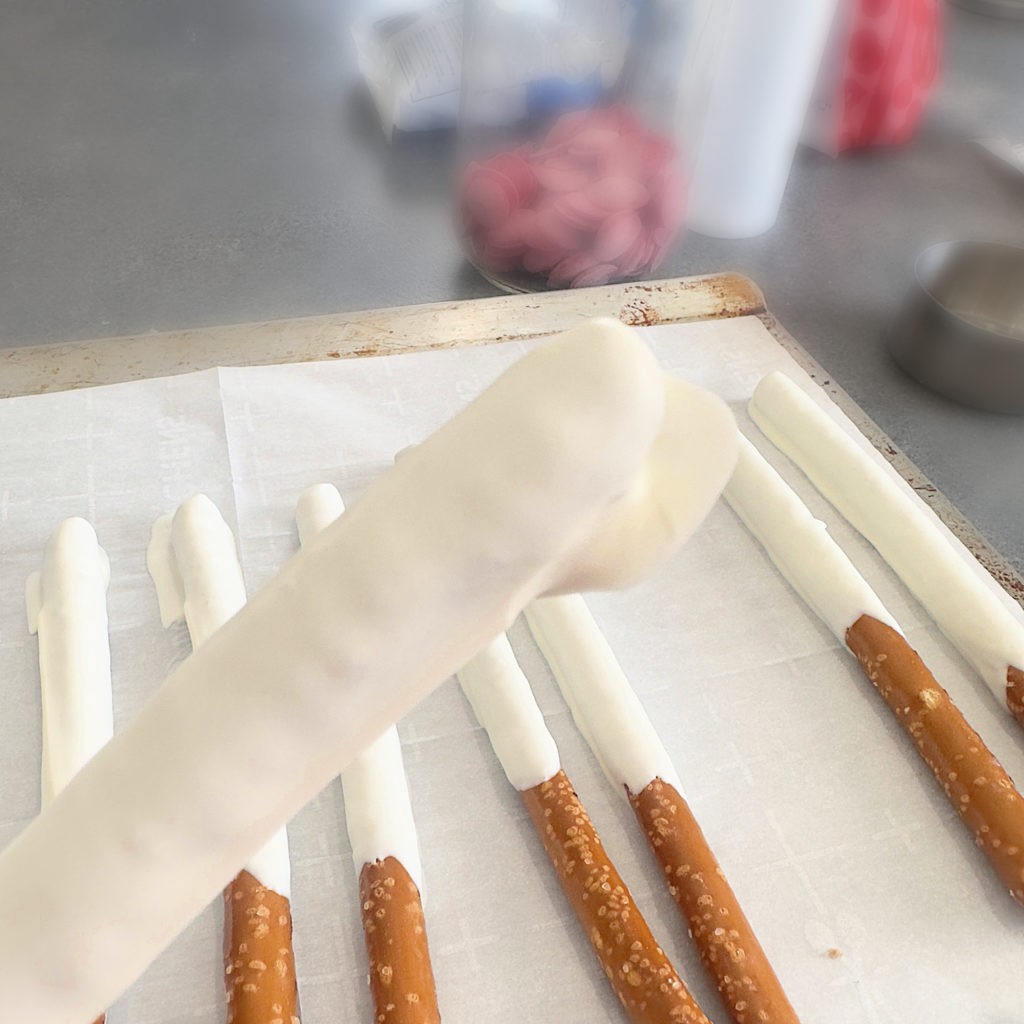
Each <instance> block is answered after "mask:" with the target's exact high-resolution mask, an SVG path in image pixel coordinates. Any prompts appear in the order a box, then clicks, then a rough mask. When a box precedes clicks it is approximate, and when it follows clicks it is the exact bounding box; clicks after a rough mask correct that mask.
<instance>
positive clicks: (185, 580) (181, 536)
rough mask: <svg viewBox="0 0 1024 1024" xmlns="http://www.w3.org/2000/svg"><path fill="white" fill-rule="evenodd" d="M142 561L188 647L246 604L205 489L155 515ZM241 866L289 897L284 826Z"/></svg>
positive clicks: (229, 539) (227, 540) (238, 571)
mask: <svg viewBox="0 0 1024 1024" xmlns="http://www.w3.org/2000/svg"><path fill="white" fill-rule="evenodd" d="M146 564H147V566H148V568H149V572H150V575H151V576H152V577H153V582H154V584H155V585H156V590H157V597H158V600H159V602H160V615H161V618H162V619H163V622H164V625H165V626H167V625H170V624H171V623H172V622H178V621H180V620H181V619H182V618H184V619H185V622H186V625H187V626H188V633H189V636H190V637H191V639H192V647H193V649H195V648H198V647H199V646H200V645H202V644H204V643H206V641H207V640H209V638H210V637H211V636H213V634H214V633H215V632H216V631H217V630H218V629H220V627H221V626H223V625H224V623H225V622H227V621H228V619H230V618H232V617H233V616H234V615H237V614H238V612H239V610H240V609H241V608H242V606H243V605H244V604H245V580H244V579H243V578H242V567H241V565H239V563H238V554H237V552H236V550H235V537H234V534H232V532H231V527H230V526H228V524H227V523H226V522H225V521H224V517H223V516H222V515H221V514H220V510H219V509H218V508H217V506H216V505H215V504H214V503H213V502H212V501H211V500H210V499H209V498H208V497H207V496H206V495H205V494H197V495H195V496H194V497H192V498H189V499H188V500H187V501H184V502H182V504H181V505H179V506H178V510H177V511H176V512H175V513H174V515H173V516H161V517H160V518H159V519H158V520H157V521H156V523H155V524H154V525H153V533H152V536H151V538H150V542H149V548H148V550H147V552H146ZM214 685H215V684H214ZM245 868H246V870H247V871H248V872H249V874H251V875H252V876H253V878H255V879H256V880H257V881H258V882H260V883H261V884H262V885H265V886H266V887H267V888H268V889H271V890H273V891H274V892H276V893H278V894H279V895H281V896H284V897H285V899H291V877H292V872H291V859H290V857H289V853H288V834H287V831H286V830H285V829H283V828H281V829H278V830H277V831H276V832H275V833H274V834H273V835H272V836H271V837H270V839H269V840H268V841H267V842H266V843H264V845H263V846H261V847H260V848H259V849H258V850H257V851H256V852H255V853H254V854H253V855H252V856H251V857H250V858H249V860H248V861H247V862H246V865H245Z"/></svg>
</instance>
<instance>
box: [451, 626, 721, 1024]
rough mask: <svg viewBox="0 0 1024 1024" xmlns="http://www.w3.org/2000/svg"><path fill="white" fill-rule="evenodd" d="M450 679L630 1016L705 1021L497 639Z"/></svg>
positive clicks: (651, 1021) (504, 643) (652, 1022)
mask: <svg viewBox="0 0 1024 1024" xmlns="http://www.w3.org/2000/svg"><path fill="white" fill-rule="evenodd" d="M458 676H459V683H460V684H461V686H462V689H463V691H464V692H465V694H466V696H467V697H468V698H469V702H470V704H472V706H473V710H474V712H475V713H476V716H477V719H478V720H479V722H480V724H481V725H482V726H483V727H484V728H485V729H486V730H487V734H488V736H489V737H490V739H491V743H492V745H493V747H494V750H495V753H497V755H498V759H499V761H500V762H501V764H502V767H503V768H504V770H505V774H506V776H507V777H508V780H509V781H510V782H511V783H512V785H513V786H514V787H515V788H516V789H517V790H518V791H519V795H520V798H521V799H522V801H523V804H524V805H525V807H526V809H527V811H528V813H529V815H530V820H531V821H532V822H533V827H534V829H535V830H536V832H537V835H538V836H539V837H540V839H541V842H542V843H543V844H544V849H545V851H546V852H547V854H548V857H549V859H550V860H551V863H552V866H553V867H554V869H555V874H556V875H557V876H558V881H559V883H560V885H561V886H562V891H563V892H564V893H565V895H566V898H567V899H568V901H569V905H570V906H571V907H572V909H573V912H574V913H575V914H576V918H577V920H578V921H579V923H580V925H581V926H582V928H583V930H584V932H585V933H586V935H587V937H588V938H589V939H590V944H591V947H592V948H593V950H594V954H595V955H596V956H597V959H598V962H599V963H600V964H601V969H602V970H603V971H604V974H605V977H606V978H607V979H608V981H609V983H610V984H611V986H612V989H613V991H614V992H615V994H616V995H617V996H618V998H619V1001H620V1002H621V1003H622V1005H623V1007H624V1009H625V1010H626V1013H627V1014H628V1016H629V1019H630V1020H631V1021H632V1022H633V1024H662V1022H664V1021H673V1022H676V1021H680V1022H692V1024H709V1022H708V1020H707V1018H706V1017H705V1016H704V1014H703V1013H702V1012H701V1010H700V1007H698V1006H697V1004H696V1002H695V1001H694V999H693V996H691V995H690V993H689V991H688V990H687V988H686V986H685V985H684V984H683V982H682V981H681V980H680V978H679V976H678V975H677V974H676V971H675V968H673V966H672V964H671V963H670V962H669V960H668V957H666V956H665V953H664V952H663V951H662V949H661V947H660V946H659V945H658V943H657V942H656V941H655V939H654V936H653V935H652V934H651V930H650V928H649V927H648V926H647V922H646V921H645V920H644V918H643V915H642V914H641V913H640V910H639V909H638V908H637V906H636V904H635V903H634V901H633V897H632V896H631V895H630V892H629V889H628V888H626V884H625V882H623V880H622V879H621V878H620V877H619V874H618V872H617V871H616V870H615V867H614V865H613V864H612V863H611V861H610V860H609V858H608V855H607V854H606V853H605V851H604V847H603V846H602V844H601V840H600V837H599V836H598V834H597V832H596V830H595V829H594V826H593V824H592V822H591V820H590V817H589V815H588V814H587V812H586V809H585V808H584V807H583V804H582V803H581V802H580V800H579V798H578V797H577V796H576V793H575V792H574V791H573V788H572V783H571V782H570V781H569V779H568V777H567V776H566V774H565V772H564V771H563V770H562V768H561V767H560V765H559V763H558V751H557V749H556V748H555V743H554V740H553V739H552V738H551V734H550V733H549V732H548V730H547V727H546V726H545V725H544V719H543V717H542V715H541V713H540V709H539V708H538V707H537V704H536V701H534V699H533V694H532V693H531V692H530V685H529V683H528V682H527V681H526V678H525V676H524V675H523V673H522V671H521V670H520V668H519V666H518V664H517V663H516V660H515V656H514V655H513V653H512V648H511V647H510V646H509V643H508V640H507V639H506V638H505V636H504V635H502V636H499V637H498V638H497V639H496V640H494V641H493V642H492V643H491V644H489V645H488V646H487V647H486V648H484V650H483V651H481V652H480V653H479V654H478V655H477V656H476V657H475V658H474V659H473V660H472V661H470V662H469V664H467V665H466V666H465V667H464V668H462V669H461V670H460V671H459V673H458Z"/></svg>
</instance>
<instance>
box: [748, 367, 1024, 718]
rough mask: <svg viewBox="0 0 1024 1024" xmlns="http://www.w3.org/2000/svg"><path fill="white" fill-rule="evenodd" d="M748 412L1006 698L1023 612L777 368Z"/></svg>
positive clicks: (1022, 640)
mask: <svg viewBox="0 0 1024 1024" xmlns="http://www.w3.org/2000/svg"><path fill="white" fill-rule="evenodd" d="M750 415H751V416H752V417H753V419H754V422H755V423H756V424H757V425H758V426H759V427H760V428H761V430H763V431H764V433H765V434H766V435H767V436H768V438H769V439H770V440H771V441H772V442H773V443H774V444H775V445H776V446H777V447H778V448H779V449H780V450H781V451H783V452H784V453H785V454H786V455H788V456H789V458H791V459H792V460H793V462H795V463H796V464H797V466H799V467H800V469H801V470H803V472H804V473H805V474H806V475H807V477H808V478H809V479H810V481H811V483H813V484H814V486H815V487H817V488H818V490H819V491H821V493H822V494H823V495H824V496H825V497H826V498H827V499H828V500H829V501H830V502H832V504H833V505H834V506H835V507H836V509H837V510H838V511H839V513H840V514H841V515H842V516H843V517H844V518H846V519H847V520H848V521H849V522H850V523H851V524H852V525H853V526H854V527H855V528H856V529H857V530H859V531H860V533H862V534H863V535H864V536H865V537H866V538H867V539H868V540H869V541H870V542H871V543H872V544H873V545H874V546H875V548H876V549H877V551H878V553H879V554H880V555H881V556H882V558H884V559H885V561H886V562H888V563H889V565H890V567H891V568H892V569H893V571H894V572H895V573H896V574H897V575H898V576H899V577H900V579H901V580H903V582H904V583H905V584H906V586H907V588H908V589H909V590H910V592H911V593H912V594H913V595H914V597H916V598H917V600H918V601H920V602H921V604H922V605H923V606H924V607H925V608H926V609H927V611H928V614H929V615H931V617H932V618H933V619H934V620H935V622H936V624H937V625H938V626H939V628H940V629H941V630H942V632H943V633H945V634H946V636H947V637H948V638H949V640H950V641H951V642H952V643H953V645H954V646H955V647H956V648H957V649H958V650H959V651H960V653H961V654H962V655H963V656H964V657H965V658H966V659H967V661H968V662H970V664H971V665H973V666H974V668H975V670H976V671H977V672H978V674H979V675H980V676H981V677H982V678H983V679H984V680H985V682H986V683H987V684H988V686H989V688H990V689H991V690H992V692H993V694H995V696H996V698H997V700H998V701H999V704H1000V705H1001V706H1003V707H1005V706H1006V670H1007V667H1008V666H1010V665H1014V666H1016V667H1017V668H1022V667H1024V665H1022V662H1024V613H1022V612H1021V609H1020V608H1019V607H1018V606H1017V605H1016V604H1015V603H1014V602H1013V601H1012V599H1011V598H1010V597H1009V595H1007V594H1005V593H1004V592H1002V591H1001V590H1000V588H999V586H998V584H996V583H995V582H994V581H991V580H989V581H986V580H984V579H983V578H982V577H981V575H980V574H979V572H978V566H977V563H976V561H975V559H974V558H973V556H972V555H971V554H970V552H969V551H967V549H966V548H964V547H963V546H962V545H961V544H960V543H959V541H956V540H955V539H954V538H953V537H952V536H951V535H949V534H946V533H945V532H943V530H942V529H941V528H940V527H939V525H938V523H937V522H936V520H935V519H934V518H933V516H932V515H931V513H930V511H929V510H928V509H927V507H926V506H925V505H924V504H923V503H922V502H921V500H920V499H919V498H918V497H917V496H916V495H915V494H914V493H913V491H912V490H911V488H910V486H909V485H908V484H904V483H903V482H902V481H901V480H899V479H898V478H896V477H895V476H894V475H893V474H892V473H890V472H888V471H887V470H886V469H885V467H884V466H882V465H880V464H879V463H878V462H876V461H875V460H873V459H872V458H871V457H870V455H869V454H868V453H867V452H866V451H864V450H863V449H862V448H861V447H860V446H859V445H858V444H857V443H856V442H855V441H854V440H853V439H852V438H851V437H850V436H849V435H848V434H847V433H846V432H845V431H844V430H843V429H842V428H841V427H840V426H839V425H838V424H837V423H836V422H835V420H834V419H833V418H832V417H831V416H829V415H828V413H826V412H825V410H824V409H822V408H820V407H819V406H818V405H817V404H816V403H815V402H814V400H813V399H812V398H811V397H810V396H809V395H807V394H805V393H804V392H803V391H802V390H801V389H800V388H799V387H798V386H797V385H796V384H794V383H793V381H791V380H790V379H789V378H788V377H786V376H785V375H784V374H782V373H772V374H769V375H768V376H767V377H765V378H764V379H763V380H762V381H761V382H760V383H759V384H758V386H757V388H756V389H755V391H754V396H753V398H752V399H751V402H750Z"/></svg>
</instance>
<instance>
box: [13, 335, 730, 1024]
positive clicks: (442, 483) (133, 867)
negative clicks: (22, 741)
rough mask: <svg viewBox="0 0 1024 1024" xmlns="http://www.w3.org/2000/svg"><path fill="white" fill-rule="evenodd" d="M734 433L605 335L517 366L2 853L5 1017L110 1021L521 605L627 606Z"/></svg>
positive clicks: (644, 353) (401, 467) (707, 403)
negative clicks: (585, 602)
mask: <svg viewBox="0 0 1024 1024" xmlns="http://www.w3.org/2000/svg"><path fill="white" fill-rule="evenodd" d="M735 437H736V428H735V423H734V422H733V421H732V418H731V415H730V413H729V410H728V408H727V407H726V406H725V405H724V403H722V402H721V401H717V400H713V396H710V395H707V394H706V393H700V392H699V391H698V389H694V388H691V387H687V386H685V385H683V384H682V382H679V381H677V380H675V379H674V378H671V377H669V376H668V375H666V374H665V373H664V372H663V371H662V370H661V368H660V367H659V366H658V363H657V360H656V359H655V358H654V356H653V354H652V353H651V351H650V349H649V348H648V347H647V346H646V345H645V344H644V342H643V341H642V340H641V339H640V338H639V337H638V336H637V335H636V334H635V333H634V332H632V331H630V330H629V329H628V328H626V327H624V326H623V325H622V324H620V323H617V322H613V321H609V320H603V321H601V320H598V321H593V322H587V323H584V324H580V325H579V326H578V327H575V328H574V329H573V330H571V331H569V332H567V333H565V334H563V335H561V336H560V337H558V338H554V339H551V340H549V341H548V342H546V343H544V344H542V345H539V346H538V347H537V349H536V350H535V351H532V352H530V353H529V354H528V355H526V356H524V357H523V358H522V359H520V360H519V361H518V362H517V363H516V364H515V365H514V366H512V367H511V368H510V369H508V370H507V371H505V373H504V374H502V376H501V377H500V378H499V379H498V380H497V381H495V382H494V383H493V384H492V385H491V386H490V387H489V388H487V390H485V391H484V392H483V393H482V394H481V395H480V396H479V397H477V398H476V399H475V400H474V401H473V402H471V403H469V404H468V405H467V406H466V407H465V408H464V409H462V410H461V411H460V412H459V413H458V414H457V415H455V416H454V417H452V419H450V420H449V421H448V422H447V423H445V424H444V425H443V426H441V427H440V428H439V429H438V430H437V431H436V432H435V433H433V434H432V435H431V436H430V437H428V438H426V439H425V440H424V441H422V442H421V443H420V444H418V445H416V446H415V447H414V448H412V449H411V450H410V451H409V452H408V454H407V455H406V456H405V457H404V458H402V459H401V460H399V461H398V462H397V463H396V465H394V466H393V467H391V468H390V469H389V470H388V471H387V472H386V473H383V474H382V475H381V476H380V477H379V478H378V479H376V480H374V482H373V483H372V484H371V485H370V486H369V487H368V488H367V489H366V491H365V493H364V494H362V495H361V496H360V499H359V501H358V502H356V503H355V504H354V505H353V506H352V507H351V508H350V509H349V510H348V511H347V512H346V513H345V515H344V516H342V518H341V519H340V520H339V521H338V522H337V523H334V524H332V525H331V526H330V527H329V528H328V529H327V530H325V531H324V534H323V535H322V536H321V537H317V538H316V539H315V540H314V541H313V542H312V543H311V544H310V546H309V548H308V549H306V550H303V551H300V552H298V553H297V554H296V555H295V556H294V557H293V558H292V559H291V560H290V561H289V562H288V564H287V565H285V566H284V567H283V568H282V570H281V571H280V572H279V573H278V574H277V576H276V577H275V578H274V579H273V580H271V581H270V582H269V583H268V584H267V585H266V586H265V587H264V588H263V589H262V590H261V591H260V593H258V594H256V595H254V597H253V598H252V600H250V601H249V602H247V603H246V605H245V606H244V607H243V608H242V609H241V610H240V611H239V612H238V614H237V615H235V616H234V617H233V618H232V619H231V620H230V621H228V622H227V623H225V624H224V626H223V627H222V628H220V629H218V630H217V632H216V633H215V634H214V635H213V636H212V637H211V638H210V639H209V641H208V642H206V643H204V644H202V645H201V646H200V647H199V648H198V649H197V650H196V651H195V653H194V654H193V655H192V656H191V657H189V658H186V659H185V660H184V661H183V662H182V663H181V664H180V665H178V666H177V667H176V668H175V670H174V671H173V672H172V673H171V675H170V676H169V677H168V678H167V679H166V680H165V681H164V683H163V684H162V685H161V686H160V687H159V689H158V690H157V692H156V693H155V694H154V695H153V696H152V697H151V698H150V700H149V701H148V702H147V703H146V706H145V707H144V708H142V710H141V711H140V712H139V714H138V715H136V716H135V718H134V719H133V720H132V721H131V722H130V723H128V724H127V725H126V726H125V727H124V728H123V729H120V730H119V731H118V733H117V734H116V735H115V736H114V737H113V739H111V741H110V742H109V743H107V745H106V746H105V747H104V748H103V749H102V750H101V751H100V752H99V753H98V754H97V755H96V756H95V757H94V758H93V759H92V760H91V761H90V762H89V763H88V764H87V765H86V766H85V767H84V768H83V769H82V770H81V771H80V772H79V773H78V775H77V776H76V777H75V778H74V779H73V780H72V781H71V783H70V784H69V785H68V786H67V787H66V789H65V790H64V791H63V792H61V793H60V794H59V795H58V796H57V798H56V799H55V800H54V801H53V803H52V804H50V805H49V806H48V807H46V808H44V810H43V812H42V814H40V815H39V816H38V818H37V819H36V820H35V821H33V822H31V823H30V824H29V825H28V826H27V827H26V828H25V829H24V830H22V832H21V833H20V834H19V835H18V836H17V837H15V839H14V840H13V841H12V842H10V843H9V844H8V845H7V846H6V847H5V848H4V849H3V850H2V851H0V907H3V914H4V927H3V928H0V992H2V993H3V996H4V1012H5V1013H6V1014H7V1015H8V1016H10V1017H11V1018H12V1019H15V1020H18V1021H31V1022H32V1024H68V1022H69V1021H74V1022H76V1024H77V1022H87V1021H90V1020H92V1019H93V1018H94V1017H95V1016H96V1015H97V1014H99V1013H101V1012H102V1011H103V1010H104V1008H105V1007H106V1006H108V1005H109V1004H110V1003H111V1002H113V1001H114V1000H115V999H116V998H117V997H118V995H119V994H120V993H122V992H123V991H124V990H125V989H126V988H127V987H128V986H129V985H130V984H131V983H132V982H133V981H135V979H137V978H138V977H139V976H140V975H141V974H142V972H143V971H144V970H145V969H146V967H147V966H148V965H149V964H150V963H151V962H152V961H153V959H154V958H155V957H156V956H157V955H158V954H159V953H160V951H161V950H163V949H165V948H166V947H167V946H168V945H169V944H170V943H171V941H172V940H173V939H174V937H175V936H176V935H178V934H179V933H180V932H181V930H182V929H183V928H184V927H185V926H186V925H187V924H188V922H189V921H191V920H192V919H193V918H194V917H195V916H196V915H197V914H199V913H201V912H202V910H203V909H204V908H205V907H206V906H207V904H208V902H209V901H210V899H212V898H213V897H215V896H216V895H217V894H219V893H220V892H221V891H222V890H223V889H224V887H225V886H226V885H227V884H228V883H229V882H230V880H231V879H232V878H233V877H234V875H235V874H236V873H237V871H238V866H239V865H240V864H242V863H244V862H245V861H246V860H247V858H249V857H250V856H251V854H252V853H253V851H255V850H257V849H259V847H260V846H261V844H263V843H265V842H267V841H268V840H269V839H270V837H271V836H272V835H273V834H274V832H275V830H277V829H278V828H280V826H282V825H283V824H284V823H285V822H287V821H288V820H289V819H290V818H291V817H292V816H293V815H294V814H295V813H296V812H297V811H298V810H300V809H301V808H302V807H303V805H305V804H306V803H307V802H308V801H309V800H310V799H311V798H312V797H313V796H314V795H315V794H316V793H317V792H318V791H319V790H320V789H321V788H322V787H323V786H325V785H327V784H328V783H329V782H330V781H331V780H332V779H334V778H335V777H336V776H337V775H338V773H339V772H340V771H342V770H343V769H344V768H345V767H346V765H348V763H349V762H350V761H351V760H352V759H353V758H354V757H355V756H356V755H357V754H358V753H359V752H360V751H361V750H363V749H365V747H366V746H367V745H368V744H369V743H370V742H371V741H372V740H373V739H374V738H376V737H377V736H379V735H380V734H381V733H382V732H383V731H384V730H385V729H386V728H387V727H388V726H389V725H390V724H391V723H392V722H395V721H397V720H398V719H399V718H401V716H402V715H403V714H405V713H406V712H407V711H409V710H410V709H411V708H412V707H413V706H414V705H415V704H416V703H417V701H419V700H421V699H422V698H423V697H425V696H426V695H427V694H428V693H430V692H431V691H432V690H433V689H434V688H435V687H436V686H438V685H439V684H440V683H442V682H443V681H444V680H445V679H447V678H448V677H449V676H450V674H451V673H452V672H454V671H455V670H456V669H457V668H459V667H460V666H461V665H462V664H464V663H465V662H466V661H467V660H468V659H469V658H471V657H472V656H473V655H474V654H475V653H476V652H477V651H478V650H479V649H480V648H481V647H482V646H483V645H484V644H485V643H486V642H487V641H488V640H490V639H491V638H493V637H494V636H496V635H497V634H498V633H499V632H501V631H502V630H505V629H507V628H508V627H509V625H510V624H511V622H512V620H513V619H514V617H515V616H516V615H517V614H518V612H519V611H520V610H521V609H522V607H523V606H524V605H525V604H527V602H529V601H530V600H532V599H533V598H534V597H536V596H538V595H539V594H543V593H548V592H552V593H554V592H568V591H576V590H581V589H592V588H613V587H622V586H626V585H628V584H629V583H631V582H634V581H636V580H637V579H639V578H641V577H643V576H644V575H645V574H646V573H647V572H648V571H649V570H650V568H651V567H652V566H654V565H655V564H657V563H658V562H659V561H661V560H663V559H664V558H665V557H667V555H668V554H669V553H670V552H671V551H672V550H674V548H675V547H676V545H677V544H678V543H679V542H680V541H681V539H682V538H683V536H685V535H686V534H687V533H689V532H690V531H691V530H692V529H693V527H694V526H695V525H696V522H698V521H699V518H700V517H701V516H703V514H704V512H706V511H707V508H708V507H709V506H710V505H711V504H712V503H713V501H714V499H715V497H716V495H717V493H718V489H719V487H720V485H721V483H724V480H722V479H721V478H720V477H715V476H714V475H711V474H708V473H707V472H705V468H706V467H707V465H708V464H709V463H714V464H715V465H717V466H719V467H720V468H721V470H723V471H724V472H725V473H726V474H728V471H729V468H730V466H731V462H732V459H733V458H734V457H735ZM680 494H682V495H684V496H689V497H690V498H692V499H693V500H692V501H691V502H690V503H689V504H687V502H686V501H685V500H684V501H680V500H679V496H680ZM687 509H689V512H690V513H692V515H691V514H688V512H687ZM396 637H401V643H396V639H395V638H396ZM69 836H71V837H74V841H73V842H69V841H68V837H69ZM86 933H88V934H90V935H91V936H92V941H91V942H90V943H88V944H83V943H82V941H81V936H82V935H83V934H86Z"/></svg>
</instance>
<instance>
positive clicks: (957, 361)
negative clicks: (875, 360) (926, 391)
mask: <svg viewBox="0 0 1024 1024" xmlns="http://www.w3.org/2000/svg"><path fill="white" fill-rule="evenodd" d="M914 271H915V274H914V283H913V285H912V287H911V289H910V291H909V294H908V297H907V300H906V303H905V306H904V310H903V313H902V316H901V317H900V319H899V321H898V322H897V324H896V326H895V328H894V330H893V332H892V335H891V337H890V339H889V347H890V350H891V351H892V354H893V356H894V357H895V359H896V361H897V362H898V363H899V364H900V366H902V367H903V369H904V370H906V371H907V373H909V374H910V375H911V376H913V377H915V378H916V379H917V380H919V381H921V383H922V384H924V385H925V386H926V387H929V388H931V389H932V390H933V391H935V392H937V393H938V394H940V395H946V396H948V397H950V398H953V399H955V400H956V401H958V402H963V403H964V404H965V405H970V406H974V407H976V408H979V409H987V410H990V411H993V412H1010V413H1019V412H1024V247H1020V246H1014V245H997V244H994V243H991V242H940V243H938V244H936V245H932V246H929V247H928V248H927V249H925V250H924V252H922V253H921V255H920V256H919V257H918V258H917V261H916V263H915V266H914Z"/></svg>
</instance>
